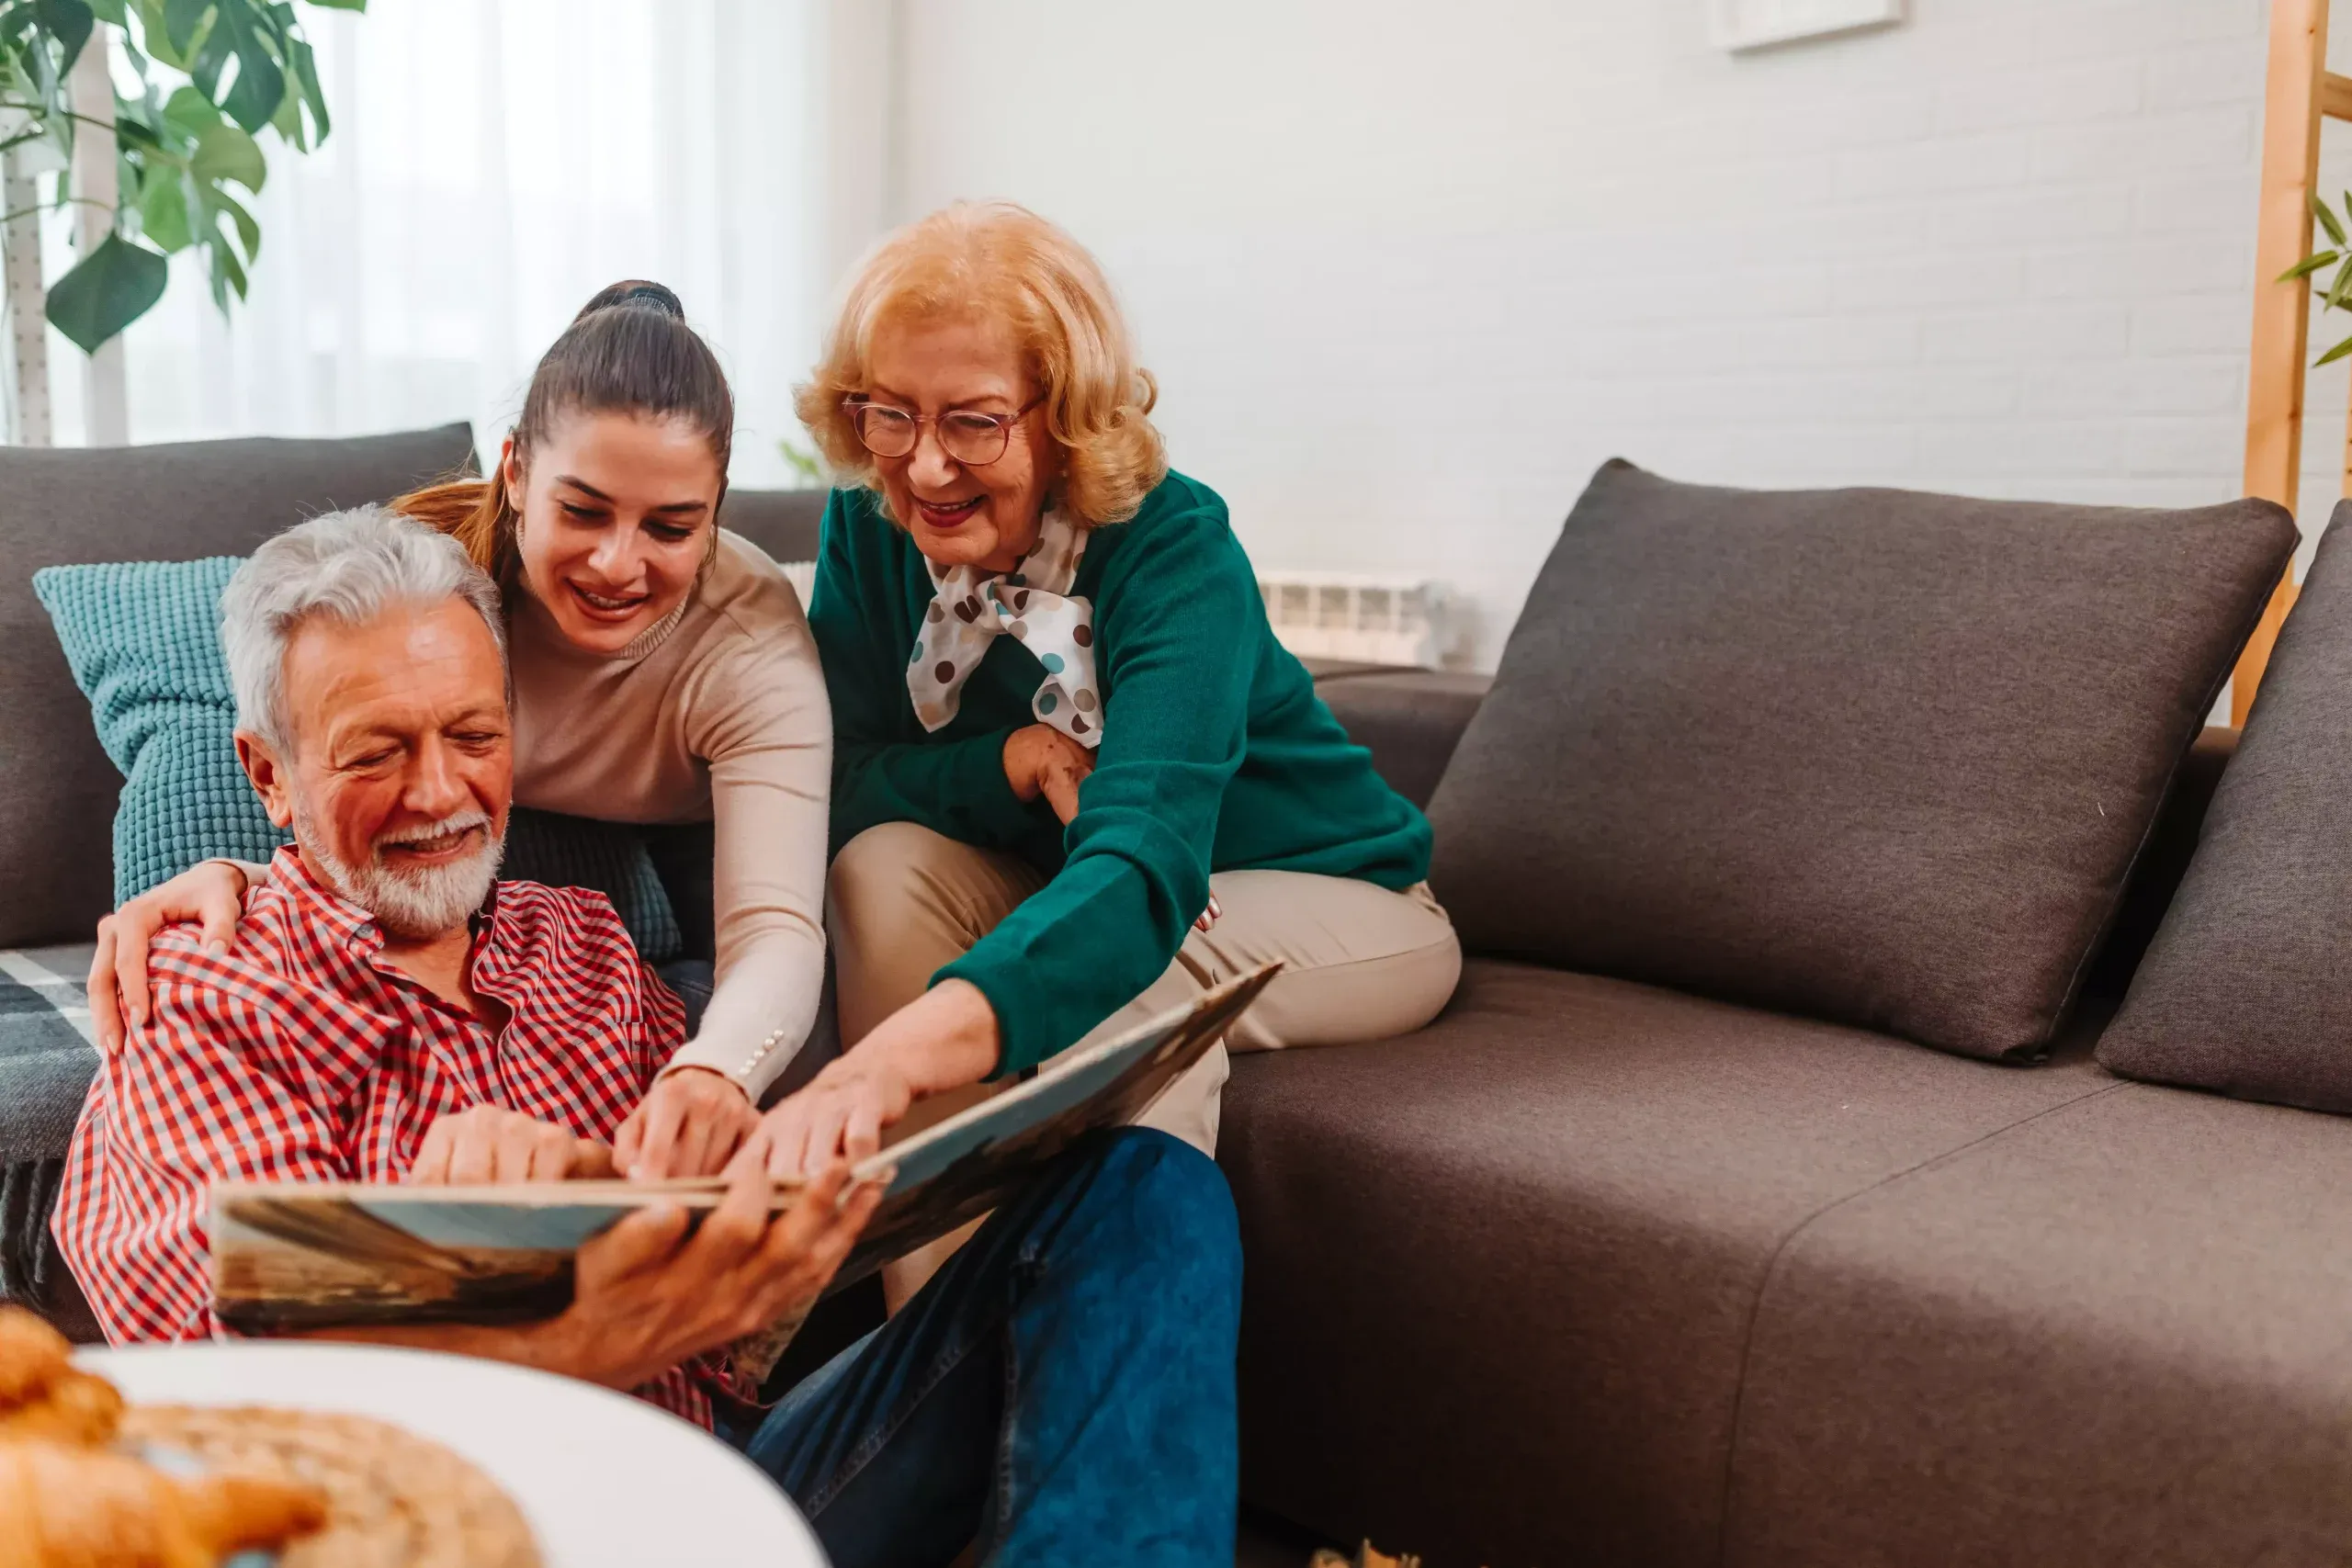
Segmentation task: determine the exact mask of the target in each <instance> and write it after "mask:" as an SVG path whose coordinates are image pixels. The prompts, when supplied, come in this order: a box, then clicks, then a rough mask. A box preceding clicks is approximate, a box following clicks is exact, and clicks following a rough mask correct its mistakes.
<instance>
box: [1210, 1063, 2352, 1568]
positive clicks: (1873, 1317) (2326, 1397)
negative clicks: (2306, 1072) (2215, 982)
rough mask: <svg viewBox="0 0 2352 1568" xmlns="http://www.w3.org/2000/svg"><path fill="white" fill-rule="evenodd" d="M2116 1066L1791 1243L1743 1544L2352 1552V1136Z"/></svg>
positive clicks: (1747, 1464) (2163, 1564)
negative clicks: (2124, 1076) (2156, 1084)
mask: <svg viewBox="0 0 2352 1568" xmlns="http://www.w3.org/2000/svg"><path fill="white" fill-rule="evenodd" d="M2110 1084H2111V1085H2112V1087H2111V1088H2110V1089H2109V1090H2107V1091H2106V1092H2103V1093H2100V1094H2098V1095H2097V1096H2095V1097H2091V1098H2087V1099H2079V1100H2075V1101H2074V1102H2072V1103H2070V1104H2068V1105H2065V1106H2063V1107H2060V1108H2057V1109H2055V1110H2053V1111H2052V1112H2051V1113H2049V1114H2048V1115H2045V1116H2042V1117H2040V1118H2038V1119H2036V1120H2033V1121H2030V1122H2023V1123H2021V1124H2019V1125H2018V1126H2016V1127H2013V1128H2010V1129H2008V1130H2007V1131H2005V1132H2002V1133H2000V1134H1997V1135H1996V1136H1994V1137H1991V1138H1988V1139H1986V1140H1985V1141H1984V1142H1983V1143H1981V1144H1979V1145H1976V1146H1975V1147H1973V1148H1971V1149H1968V1150H1965V1151H1962V1152H1961V1153H1959V1154H1957V1155H1955V1156H1952V1157H1951V1158H1950V1159H1947V1160H1943V1161H1939V1162H1937V1163H1934V1164H1931V1165H1927V1166H1923V1167H1921V1168H1917V1169H1916V1170H1913V1171H1909V1172H1906V1173H1905V1174H1902V1175H1900V1176H1898V1177H1896V1178H1894V1179H1892V1180H1889V1181H1887V1182H1885V1183H1883V1185H1881V1186H1879V1187H1876V1188H1874V1189H1873V1190H1870V1191H1868V1192H1864V1193H1861V1194H1859V1195H1857V1196H1856V1197H1854V1198H1852V1199H1851V1200H1849V1201H1847V1202H1845V1203H1843V1204H1840V1205H1839V1206H1838V1207H1836V1208H1834V1209H1831V1210H1829V1211H1827V1212H1826V1213H1823V1214H1822V1215H1821V1216H1820V1217H1819V1218H1818V1219H1817V1220H1815V1222H1814V1223H1813V1224H1810V1225H1808V1226H1807V1227H1806V1228H1805V1230H1804V1232H1803V1233H1802V1234H1801V1235H1798V1236H1797V1237H1796V1238H1795V1239H1793V1240H1792V1242H1791V1243H1790V1244H1789V1245H1788V1247H1786V1248H1785V1249H1784V1250H1783V1252H1782V1254H1781V1258H1780V1260H1779V1262H1778V1263H1777V1264H1776V1265H1775V1267H1774V1269H1773V1270H1772V1275H1771V1280H1770V1284H1769V1285H1768V1286H1767V1287H1766V1289H1765V1291H1764V1292H1763V1299H1762V1301H1761V1303H1760V1304H1759V1305H1758V1309H1757V1314H1756V1329H1755V1334H1754V1338H1753V1343H1752V1345H1751V1348H1750V1349H1749V1351H1748V1358H1747V1382H1746V1385H1745V1387H1744V1388H1743V1390H1742V1393H1741V1397H1740V1414H1739V1430H1738V1437H1737V1440H1736V1452H1735V1457H1734V1462H1733V1465H1732V1469H1731V1472H1730V1473H1731V1488H1730V1506H1729V1517H1728V1520H1727V1523H1726V1527H1725V1533H1726V1550H1725V1552H1724V1559H1723V1561H1724V1562H1725V1563H1726V1564H1732V1565H1735V1568H1799V1565H1810V1564H1815V1563H1839V1564H1858V1565H1860V1564H1883V1565H1886V1568H1896V1565H1907V1564H1912V1563H1969V1562H1985V1563H1993V1562H2002V1563H2008V1562H2016V1563H2093V1562H2098V1563H2131V1564H2133V1565H2134V1568H2207V1565H2210V1564H2216V1563H2225V1562H2226V1563H2256V1562H2259V1563H2264V1564H2272V1565H2276V1568H2293V1565H2297V1564H2311V1565H2313V1568H2317V1565H2319V1564H2323V1563H2325V1564H2338V1563H2341V1562H2344V1561H2345V1558H2346V1550H2347V1548H2346V1543H2347V1542H2352V1486H2346V1484H2345V1478H2346V1475H2347V1474H2352V1312H2346V1302H2347V1301H2352V1136H2346V1131H2347V1130H2346V1127H2345V1126H2344V1125H2343V1123H2341V1122H2335V1121H2332V1120H2330V1119H2329V1118H2326V1117H2323V1116H2313V1115H2312V1114H2310V1113H2308V1112H2305V1111H2288V1110H2282V1109H2278V1108H2277V1107H2272V1106H2261V1105H2245V1104H2240V1103H2237V1102H2234V1101H2232V1100H2222V1099H2220V1098H2218V1097H2214V1096H2210V1095H2198V1094H2188V1093H2183V1092H2181V1091H2179V1090H2177V1089H2155V1088H2151V1087H2149V1086H2146V1085H2141V1084H2121V1083H2113V1080H2110ZM1256 1261H1257V1260H1256V1259H1255V1258H1252V1264H1253V1266H1255V1264H1256Z"/></svg>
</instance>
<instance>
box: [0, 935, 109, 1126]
mask: <svg viewBox="0 0 2352 1568" xmlns="http://www.w3.org/2000/svg"><path fill="white" fill-rule="evenodd" d="M89 964H90V949H89V948H88V947H87V946H73V947H28V948H14V949H0V1165H16V1164H18V1163H20V1162H22V1161H25V1160H36V1159H57V1158H61V1157H62V1156H63V1155H64V1153H65V1146H66V1145H67V1144H68V1143H70V1142H71V1141H72V1139H73V1136H74V1117H75V1116H77V1115H79V1114H80V1112H81V1110H82V1097H83V1096H84V1095H85V1093H87V1092H88V1091H89V1088H90V1079H91V1077H93V1076H94V1075H96V1072H97V1070H98V1055H97V1047H96V1045H95V1044H94V1043H92V1041H93V1038H94V1036H93V1033H92V1031H91V1026H90V1002H89V998H88V997H86V996H85V995H84V994H83V990H82V984H83V979H84V977H85V976H87V975H88V973H89Z"/></svg>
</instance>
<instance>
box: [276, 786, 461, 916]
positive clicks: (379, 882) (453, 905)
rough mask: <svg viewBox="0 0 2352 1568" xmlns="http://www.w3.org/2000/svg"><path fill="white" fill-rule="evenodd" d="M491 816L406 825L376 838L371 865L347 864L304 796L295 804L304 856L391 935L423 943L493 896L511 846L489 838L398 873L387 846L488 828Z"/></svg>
mask: <svg viewBox="0 0 2352 1568" xmlns="http://www.w3.org/2000/svg"><path fill="white" fill-rule="evenodd" d="M489 826H490V818H488V817H485V816H483V815H482V814H481V812H480V811H474V810H467V811H459V812H457V813H455V814H453V815H451V816H448V817H445V818H442V819H441V820H440V821H438V822H431V823H426V824H425V825H424V826H422V827H418V828H408V829H401V831H399V832H398V833H395V834H386V835H385V836H384V837H382V838H379V839H378V840H376V844H375V846H374V847H373V848H372V849H371V851H370V859H369V861H368V864H367V865H365V866H352V865H346V864H345V863H343V861H342V860H341V859H339V858H338V857H337V856H336V855H335V853H334V851H332V850H330V849H328V848H327V847H326V835H325V834H323V833H322V832H320V831H319V830H318V820H317V818H313V817H312V816H311V814H310V812H309V811H308V810H307V809H306V808H305V805H304V803H303V801H302V800H301V799H300V797H299V796H298V797H297V798H296V800H295V802H294V841H295V842H296V843H298V844H300V846H301V849H302V857H303V858H304V859H305V860H307V861H309V862H310V863H311V865H312V866H314V867H316V868H317V870H318V872H319V874H320V875H321V876H322V877H323V878H324V879H325V881H326V883H327V886H329V887H331V888H332V889H334V892H335V893H336V894H337V895H338V896H340V897H344V898H346V899H348V900H349V901H350V902H352V903H354V904H356V905H358V906H359V907H360V908H363V909H365V910H367V911H368V913H369V914H370V915H372V916H374V917H375V919H376V923H377V924H378V925H379V926H381V927H382V928H383V930H384V933H385V934H386V935H387V936H396V937H400V938H401V939H403V940H405V941H410V942H421V941H424V940H425V939H427V938H430V937H436V936H439V935H440V934H441V933H442V932H444V931H451V930H454V929H455V928H457V927H458V926H461V925H464V924H465V923H466V921H467V920H468V919H471V918H472V916H473V914H474V912H475V911H476V910H478V909H480V908H481V906H482V901H483V900H484V899H486V898H488V897H490V887H491V884H492V883H493V882H495V881H496V880H497V879H498V863H499V859H500V857H501V855H502V854H503V852H504V851H505V846H504V845H503V843H501V842H500V841H499V840H496V839H492V838H488V837H485V838H484V839H483V840H482V847H481V850H480V851H478V852H475V853H474V854H472V855H470V856H469V857H468V858H466V859H464V860H461V861H454V862H452V863H449V864H447V865H439V866H427V867H418V868H415V869H411V870H401V871H396V870H394V869H392V868H391V867H390V866H388V865H386V864H385V863H384V862H383V859H382V856H381V853H380V850H381V847H382V846H383V845H385V844H399V843H416V842H420V841H422V840H426V839H437V838H440V837H442V836H443V835H444V834H447V833H461V832H464V831H465V830H466V829H469V828H482V829H487V828H488V827H489Z"/></svg>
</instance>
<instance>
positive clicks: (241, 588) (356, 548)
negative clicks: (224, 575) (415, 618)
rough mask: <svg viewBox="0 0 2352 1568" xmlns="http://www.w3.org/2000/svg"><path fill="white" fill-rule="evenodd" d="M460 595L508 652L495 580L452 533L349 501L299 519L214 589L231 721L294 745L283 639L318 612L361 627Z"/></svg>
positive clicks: (276, 743) (283, 746)
mask: <svg viewBox="0 0 2352 1568" xmlns="http://www.w3.org/2000/svg"><path fill="white" fill-rule="evenodd" d="M448 599H462V600H464V601H465V602H466V603H467V604H470V605H472V606H473V608H474V611H475V613H476V614H478V615H481V619H482V625H484V626H488V627H489V628H490V636H491V640H492V641H493V642H495V643H496V644H497V645H498V652H499V658H500V659H501V660H502V661H503V660H504V658H505V656H506V626H505V619H504V612H503V609H502V607H501V603H500V599H499V593H498V585H497V584H496V583H494V582H492V581H491V580H490V577H489V574H487V573H486V572H484V571H483V570H481V568H480V567H478V566H476V565H475V564H474V563H473V560H472V558H470V557H469V556H468V555H467V554H466V551H465V547H463V546H461V545H459V544H458V541H457V540H455V539H453V538H451V537H449V536H447V534H443V533H441V532H439V531H437V530H435V529H433V528H428V527H426V526H425V525H424V524H422V523H418V522H416V521H414V520H413V519H411V518H407V517H403V516H401V514H400V513H396V512H394V511H392V510H391V509H390V507H384V506H355V507H353V508H352V509H351V510H349V511H348V512H330V513H326V514H325V515H324V516H322V517H313V518H311V520H310V521H309V522H307V523H298V524H296V525H294V526H293V527H291V528H288V529H287V530H286V532H284V533H283V534H280V535H278V536H276V537H275V538H273V539H271V540H270V541H269V542H268V543H266V544H265V545H263V546H262V547H261V548H259V549H257V550H255V551H254V553H253V556H252V558H250V559H248V560H247V561H246V562H245V564H244V565H243V566H241V567H239V568H238V569H237V570H236V573H235V575H234V576H232V577H231V578H230V579H229V586H228V587H227V588H226V589H224V590H222V592H221V594H220V650H221V652H223V653H224V654H226V655H227V656H228V660H229V684H230V687H231V689H232V690H233V691H234V692H235V693H236V696H237V723H238V724H239V725H240V726H241V727H243V728H246V729H250V730H253V731H254V733H256V734H258V735H259V736H260V737H261V738H262V739H264V740H266V741H267V742H269V744H270V745H271V746H272V747H273V748H275V749H277V750H278V751H280V752H285V751H288V750H290V749H291V747H292V744H293V736H292V734H291V733H290V728H289V724H288V718H287V714H286V645H287V643H288V641H290V640H291V639H292V637H293V636H294V633H295V630H296V629H297V628H298V627H300V626H301V625H302V623H303V622H305V621H308V620H310V619H311V618H312V617H314V616H324V617H326V618H327V619H329V620H332V621H334V622H336V623H338V624H340V625H343V626H362V625H365V624H366V623H368V622H369V621H372V620H374V619H376V618H377V617H378V616H379V615H383V614H385V613H386V612H387V611H389V610H390V609H392V608H393V607H394V606H396V605H433V604H440V603H442V602H443V601H445V600H448Z"/></svg>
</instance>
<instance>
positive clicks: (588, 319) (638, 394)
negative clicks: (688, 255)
mask: <svg viewBox="0 0 2352 1568" xmlns="http://www.w3.org/2000/svg"><path fill="white" fill-rule="evenodd" d="M568 413H634V414H647V415H651V416H654V417H658V418H667V419H683V420H685V421H687V422H688V423H691V424H692V425H693V426H694V427H695V431H696V432H697V433H699V434H701V435H702V437H703V438H704V439H705V440H707V441H708V442H709V443H710V453H711V456H712V457H715V458H717V459H718V471H719V474H720V484H721V487H722V493H723V492H724V485H725V482H726V480H725V475H726V472H727V459H728V457H729V454H730V453H731V452H732V451H733V449H734V445H735V394H734V393H733V392H732V391H731V390H730V389H729V388H728V385H727V373H726V372H725V371H723V370H721V369H720V368H719V367H718V355H715V354H713V353H711V351H710V344H707V343H705V342H703V340H702V336H701V334H700V333H696V332H695V330H694V328H692V327H690V326H688V325H687V324H686V308H685V307H684V305H682V304H680V303H679V302H678V297H677V296H676V295H675V294H673V293H672V292H670V290H668V289H667V288H662V285H660V284H658V283H649V282H647V281H646V280H645V279H643V278H634V277H633V278H626V279H624V280H622V281H621V282H619V283H616V284H613V285H611V286H610V287H608V288H601V289H599V290H597V292H596V295H595V297H594V299H590V300H589V301H588V303H587V304H585V305H583V306H582V307H581V308H580V314H578V315H576V316H574V317H572V318H571V325H570V326H569V327H566V328H565V329H564V332H563V335H562V336H561V337H560V338H558V339H556V340H555V343H554V344H553V345H552V346H550V347H549V348H548V351H547V353H546V354H545V355H542V356H541V357H540V359H539V366H538V368H537V370H534V371H533V372H532V373H531V389H530V390H529V391H528V392H526V393H525V394H524V396H523V413H522V417H521V418H519V419H517V420H516V421H515V430H514V433H513V440H514V443H515V457H516V458H517V460H518V461H520V462H521V463H523V464H524V465H525V466H526V467H527V466H528V465H529V463H530V453H531V449H532V448H533V447H535V446H537V445H538V444H539V442H541V441H542V440H544V439H546V437H547V433H548V429H549V427H550V426H552V425H553V424H554V423H555V421H556V419H557V417H558V416H559V415H562V414H568ZM392 507H393V510H395V511H397V512H399V513H402V514H403V515H405V516H409V517H413V518H415V519H416V520H417V521H418V522H420V523H423V524H425V525H428V526H431V527H434V528H438V529H439V530H441V532H443V533H445V534H447V535H449V536H451V537H453V538H455V539H456V540H457V541H458V543H459V544H461V545H463V546H465V547H466V553H467V554H468V555H469V556H471V557H472V558H474V563H475V564H476V565H478V566H480V567H481V569H482V570H484V571H487V572H489V573H490V574H491V575H492V577H494V578H496V579H497V580H498V581H501V582H503V581H506V580H507V572H508V570H509V569H510V568H511V567H512V566H513V564H514V558H515V509H514V506H513V504H512V503H511V502H509V501H508V499H507V495H506V484H505V481H504V480H503V478H501V477H500V476H499V475H497V474H492V475H491V477H490V478H489V479H454V480H451V481H450V482H448V483H447V484H437V485H432V486H428V487H427V488H425V489H424V490H419V491H410V492H409V493H408V494H406V495H403V496H401V497H400V498H399V499H397V500H395V501H394V502H392Z"/></svg>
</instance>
